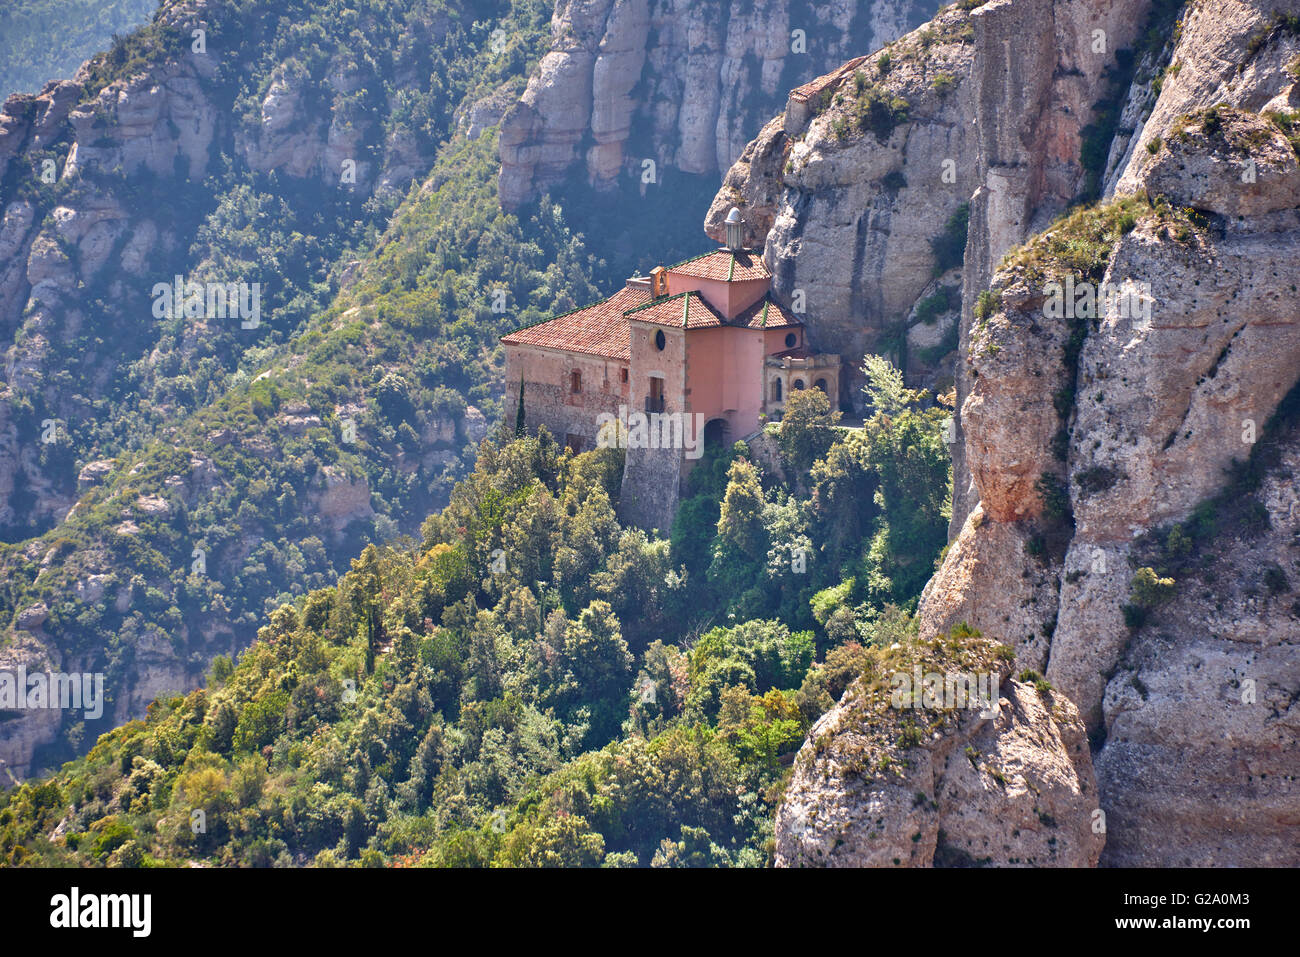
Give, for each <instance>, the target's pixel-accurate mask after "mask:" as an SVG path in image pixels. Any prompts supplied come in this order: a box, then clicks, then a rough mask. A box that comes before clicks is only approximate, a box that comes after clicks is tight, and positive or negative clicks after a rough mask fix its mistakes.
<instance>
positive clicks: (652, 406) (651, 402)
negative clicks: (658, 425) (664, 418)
mask: <svg viewBox="0 0 1300 957" xmlns="http://www.w3.org/2000/svg"><path fill="white" fill-rule="evenodd" d="M663 410H664V397H663V396H653V395H648V396H646V397H645V411H646V414H647V415H649V414H651V413H656V412H663Z"/></svg>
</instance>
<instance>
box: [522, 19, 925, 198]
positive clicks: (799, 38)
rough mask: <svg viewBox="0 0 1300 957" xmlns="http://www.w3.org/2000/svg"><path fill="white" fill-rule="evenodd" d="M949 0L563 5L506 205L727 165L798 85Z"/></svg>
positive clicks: (526, 111) (537, 78) (526, 112)
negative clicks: (575, 188)
mask: <svg viewBox="0 0 1300 957" xmlns="http://www.w3.org/2000/svg"><path fill="white" fill-rule="evenodd" d="M938 7H939V3H938V2H937V0H854V2H838V3H834V4H813V3H806V2H792V0H757V2H753V3H743V4H733V3H726V2H722V0H706V2H697V0H689V2H688V0H557V3H556V6H555V15H554V17H553V18H552V21H551V37H552V40H551V49H550V51H549V52H548V53H547V54H546V56H545V57H543V59H542V61H541V63H540V65H539V66H538V68H537V70H536V71H535V72H534V74H533V76H532V77H531V79H530V80H529V83H528V88H527V90H526V91H525V92H524V94H523V95H522V96H521V97H520V98H519V100H518V101H517V102H516V103H515V104H514V105H513V106H512V107H511V108H510V109H509V111H508V112H507V113H506V115H505V118H504V120H503V122H502V127H501V146H500V151H501V178H500V195H501V202H502V203H503V205H505V206H506V207H507V208H509V207H513V206H515V205H517V204H519V203H521V202H523V201H525V200H527V199H529V198H532V197H534V196H536V195H537V194H538V193H539V192H540V191H542V190H544V189H545V188H546V187H547V186H549V185H551V184H554V183H556V182H558V181H560V180H561V179H563V178H564V177H565V176H566V174H567V173H568V172H569V170H570V169H571V168H572V167H574V166H578V167H580V168H583V169H584V170H585V173H586V177H587V180H588V181H589V182H590V183H592V184H593V185H595V186H597V187H603V186H609V185H612V184H613V183H614V181H615V180H617V179H618V178H619V177H620V176H623V175H626V174H628V173H632V174H634V175H636V176H637V177H641V175H642V173H643V171H644V169H643V164H644V163H645V161H647V160H651V161H653V162H654V163H655V164H656V166H657V169H656V175H658V169H659V168H673V169H677V170H680V171H682V172H686V173H711V172H715V171H722V170H725V169H726V168H727V167H728V166H730V165H731V164H732V162H734V161H735V160H736V158H737V157H739V156H740V154H741V151H742V150H743V149H744V146H745V143H746V142H747V140H748V139H749V137H750V136H751V135H752V133H753V131H754V130H756V129H758V128H759V126H760V125H762V123H763V121H764V120H765V119H766V118H767V117H768V116H770V115H771V112H772V109H773V108H774V107H776V106H777V105H779V102H780V98H782V97H784V96H785V93H786V91H788V90H790V89H791V88H793V87H794V86H796V85H798V84H799V83H802V82H804V81H806V80H809V79H811V78H812V77H814V76H816V75H817V74H819V73H821V72H823V71H824V70H826V69H827V68H829V67H831V66H834V65H836V64H838V63H839V62H840V61H841V60H844V59H846V58H847V57H849V56H851V55H853V53H855V52H857V51H860V50H863V49H871V48H872V47H873V46H877V45H880V44H882V43H887V42H889V41H891V40H893V39H895V38H896V37H898V36H900V35H901V34H902V33H904V32H905V31H906V30H907V29H909V28H910V27H914V26H917V25H918V24H920V23H922V22H924V20H925V19H926V18H927V17H929V16H931V15H932V14H933V13H934V12H935V10H937V9H938Z"/></svg>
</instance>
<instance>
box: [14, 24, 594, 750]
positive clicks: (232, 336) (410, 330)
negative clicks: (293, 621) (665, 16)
mask: <svg viewBox="0 0 1300 957" xmlns="http://www.w3.org/2000/svg"><path fill="white" fill-rule="evenodd" d="M329 12H330V14H331V16H330V18H329V21H328V26H327V25H326V23H325V20H324V19H323V17H324V13H323V12H322V10H321V9H320V8H319V7H318V5H315V4H309V3H306V4H305V3H299V2H297V0H239V2H235V0H203V2H194V0H185V2H175V3H171V4H168V5H167V6H166V8H164V9H163V10H162V11H161V12H160V14H159V16H158V18H157V19H156V20H155V22H154V23H153V24H152V25H151V26H149V27H147V28H145V29H143V30H141V31H138V32H137V33H135V34H132V35H131V36H129V37H126V38H123V39H122V40H120V41H119V42H117V43H115V44H114V46H113V48H112V49H111V50H110V51H109V52H108V53H106V54H104V55H102V56H99V57H96V58H95V59H92V60H91V61H90V62H88V63H87V64H86V65H85V67H84V68H83V69H82V71H81V72H80V73H79V75H78V76H77V78H76V79H75V80H70V81H62V82H58V83H54V84H51V85H50V86H49V87H47V88H46V89H45V90H44V91H42V92H41V93H40V94H38V95H35V96H32V95H23V96H15V97H11V98H9V99H8V100H7V101H6V103H5V106H4V110H3V112H2V113H0V208H2V209H3V213H2V216H3V219H2V223H3V225H2V226H0V313H2V315H0V328H3V330H4V336H5V349H6V360H5V363H4V369H3V375H2V376H0V396H2V397H3V399H4V401H3V402H0V526H3V530H4V537H5V539H6V545H5V546H4V547H3V549H0V565H2V566H3V568H4V577H5V586H4V589H3V592H2V594H0V609H2V612H3V617H4V619H5V621H4V624H5V628H4V630H3V633H2V634H0V663H2V664H3V665H4V666H5V667H13V666H16V665H18V664H27V665H29V666H32V667H37V666H40V667H45V668H52V669H54V670H61V671H69V672H71V671H83V670H84V671H99V672H102V673H105V675H106V679H107V680H106V694H107V696H108V699H109V700H108V702H107V706H106V710H105V715H104V717H103V718H102V719H101V720H100V721H99V722H98V723H97V724H94V725H91V726H85V727H83V726H82V725H81V723H80V722H79V721H75V720H74V719H71V718H68V719H66V720H65V717H64V716H62V715H60V713H59V712H57V711H52V710H40V711H24V712H7V713H6V715H5V717H6V719H7V720H5V721H3V722H0V758H2V759H3V760H5V761H6V762H7V764H8V766H9V767H10V768H12V769H13V770H14V771H16V772H18V773H22V772H23V771H24V769H28V768H30V767H31V766H32V765H33V762H36V763H37V764H38V766H39V762H40V761H49V760H58V759H61V758H62V757H66V756H68V755H69V754H71V753H75V751H76V750H77V749H78V748H80V747H82V746H84V745H89V744H90V743H93V737H94V735H95V734H97V733H98V732H99V731H102V730H105V729H106V728H108V727H112V726H113V725H114V723H120V722H121V721H124V720H127V719H129V718H130V717H131V716H133V715H139V714H140V713H142V711H143V709H144V707H145V706H146V705H147V704H148V702H149V701H150V700H151V699H152V698H153V697H154V696H155V695H157V694H158V693H160V692H162V691H164V690H168V689H170V690H179V689H183V688H189V687H194V686H195V685H196V684H198V683H199V682H201V680H202V676H203V674H204V673H205V671H206V670H207V666H208V662H209V661H210V660H211V658H212V656H213V655H214V654H217V653H219V652H231V651H235V650H238V649H239V648H241V647H243V646H244V645H246V644H247V642H248V641H250V640H251V639H252V637H253V634H254V633H255V630H256V627H257V623H258V621H259V620H260V617H261V615H262V613H263V611H264V604H265V602H267V601H268V600H270V601H272V603H277V602H276V601H275V599H276V597H277V596H282V595H287V594H292V593H295V592H300V591H301V590H303V589H305V588H309V587H311V586H312V585H313V584H319V583H320V582H321V581H323V580H324V579H323V578H322V577H321V576H323V575H331V574H335V573H337V571H338V570H339V569H340V568H342V567H344V566H345V565H346V562H347V561H348V560H349V559H350V558H352V557H354V556H355V555H356V553H357V552H358V551H359V549H360V548H361V547H362V546H363V544H364V543H365V542H366V541H367V540H371V539H376V538H378V539H385V538H391V537H393V536H394V535H396V534H397V533H398V532H399V531H401V530H403V529H405V530H407V531H412V530H414V529H415V528H416V527H418V523H419V521H420V520H421V519H422V518H423V517H424V516H425V515H426V514H427V512H428V510H429V508H430V507H432V506H433V505H434V504H435V503H437V502H438V501H439V500H440V499H444V498H445V496H446V494H447V492H448V490H449V488H450V485H451V483H452V481H453V480H454V478H455V476H456V475H458V474H460V473H461V472H462V471H463V470H464V468H465V466H466V464H467V463H468V462H470V461H472V457H473V452H472V447H473V444H474V443H476V442H477V440H478V439H479V438H481V437H482V436H483V435H484V434H485V432H486V429H487V425H488V423H487V415H489V414H493V406H492V402H493V399H492V396H493V395H494V394H495V393H496V389H495V387H494V386H493V385H491V384H490V379H491V375H492V373H491V372H490V371H489V369H488V368H487V365H490V360H489V361H488V363H487V364H484V360H487V359H488V357H489V355H490V352H491V349H492V348H493V347H494V345H495V341H494V340H495V326H494V325H493V321H495V322H496V323H498V324H500V323H505V322H510V321H512V320H513V318H514V316H517V315H520V314H527V310H529V309H536V310H538V312H539V313H545V312H549V311H552V310H556V309H561V308H566V307H569V306H571V305H572V302H571V300H569V299H568V298H567V296H568V295H569V294H572V293H576V294H578V295H592V294H594V292H593V291H591V290H590V287H589V286H587V283H588V282H589V281H590V276H591V275H592V274H593V272H594V268H593V263H592V262H591V261H589V260H588V259H587V257H585V256H583V255H582V254H581V253H580V251H579V249H578V245H577V244H575V243H574V242H573V241H572V240H571V238H570V237H569V236H568V233H567V231H566V229H565V227H564V225H563V223H562V221H559V220H556V219H554V218H550V217H548V219H549V221H548V222H544V223H540V224H534V223H532V222H527V223H525V224H523V225H521V224H520V223H519V222H518V221H517V220H514V219H502V220H498V221H497V223H496V224H495V226H494V227H493V228H482V227H480V226H478V225H476V220H478V219H486V213H484V212H483V210H487V209H492V208H494V207H495V195H494V191H493V189H492V186H493V183H492V174H493V173H494V172H495V171H494V168H493V167H492V166H491V165H490V159H491V157H492V156H493V155H494V154H495V145H496V141H495V136H494V135H491V136H487V137H481V138H476V139H470V138H469V137H468V136H467V135H466V134H465V132H464V131H463V127H464V126H465V125H467V123H468V114H469V113H470V112H472V110H471V109H470V107H471V106H472V105H473V104H474V103H476V102H477V101H478V99H480V98H481V97H482V96H486V95H491V94H492V93H494V92H497V91H499V90H501V89H502V88H509V87H510V86H511V84H517V85H518V87H519V88H522V85H523V78H524V76H525V75H526V70H527V67H528V64H529V56H530V52H529V51H530V49H531V46H530V45H532V44H535V43H537V41H540V39H541V38H542V33H541V30H540V27H541V26H542V25H543V24H544V14H545V8H543V7H541V6H540V4H527V3H525V4H520V5H519V8H518V9H517V10H515V9H512V8H510V7H509V6H503V7H502V9H501V11H499V12H500V17H499V18H498V19H497V20H495V21H494V22H495V23H496V24H497V26H498V28H499V29H502V30H503V31H505V32H506V33H508V39H507V41H506V42H505V43H504V44H503V45H501V46H499V47H498V46H494V45H490V44H489V43H488V34H489V31H490V28H491V26H492V24H489V23H486V22H485V23H480V24H478V25H475V26H474V27H473V32H472V33H467V32H465V31H464V30H463V29H462V28H461V27H460V26H459V25H458V19H459V18H458V17H457V16H454V14H456V13H457V11H456V9H455V8H453V7H447V6H443V5H428V4H422V3H418V4H415V3H413V4H401V5H393V4H386V3H385V4H378V5H376V4H372V3H368V2H365V0H360V2H355V3H354V2H346V3H340V4H336V5H333V6H332V7H331V8H330V11H329ZM304 24H308V25H310V26H311V29H310V30H309V31H307V32H304V31H303V29H302V27H303V25H304ZM461 107H465V110H464V111H462V110H461ZM476 132H478V133H482V132H483V131H482V129H479V130H478V131H476ZM458 133H459V135H457V134H458ZM447 138H450V139H451V140H452V141H453V142H452V143H451V144H450V145H447V146H446V148H445V149H444V148H442V145H441V144H442V141H443V140H444V139H447ZM431 170H432V171H433V172H434V177H433V179H431V180H427V181H426V180H425V177H426V176H428V175H429V173H430V171H431ZM417 173H418V174H419V176H420V177H421V180H422V181H424V184H425V189H424V190H423V191H412V192H411V194H410V197H409V198H407V189H408V186H409V184H410V183H411V182H412V179H413V177H415V176H416V174H417ZM455 177H459V178H460V180H461V182H460V184H459V187H458V190H457V191H456V192H455V193H451V192H443V191H442V189H441V188H442V186H443V185H444V184H445V182H446V181H447V179H449V178H455ZM399 209H400V211H401V214H400V215H399V216H397V217H395V219H394V221H393V224H392V226H393V229H394V232H393V233H384V232H381V230H383V229H386V228H388V227H389V225H390V223H389V219H390V217H393V215H394V213H395V212H396V211H398V210H399ZM456 230H461V231H464V232H470V231H472V232H473V233H474V234H475V235H477V236H481V237H483V240H484V241H485V242H488V241H490V242H492V244H493V248H494V250H495V252H494V253H493V254H492V255H491V256H488V255H482V256H480V255H479V253H478V248H477V245H476V243H475V242H466V241H464V240H463V239H453V237H452V235H451V233H452V232H454V231H456ZM525 231H527V232H528V233H529V235H528V238H527V241H528V243H529V251H527V252H524V253H519V254H512V253H511V252H510V250H511V249H516V248H517V247H519V246H521V245H522V244H523V242H524V237H523V234H524V233H525ZM412 235H418V236H419V239H418V240H412V241H415V242H419V243H420V244H421V246H422V248H423V249H425V250H426V252H427V253H428V254H429V255H431V256H433V257H434V258H435V259H436V260H437V262H438V264H439V265H440V266H443V267H448V268H449V263H450V262H451V259H450V258H449V257H451V256H453V255H454V256H455V257H459V260H458V261H459V262H460V263H461V268H460V269H459V271H458V273H457V278H456V279H455V281H450V280H448V279H446V278H445V277H444V274H443V270H442V269H439V271H438V274H437V277H436V279H434V278H432V273H430V274H429V275H423V276H422V275H421V274H420V269H419V268H416V267H417V266H418V265H422V264H417V263H416V261H415V260H414V259H413V255H414V254H413V253H407V254H406V255H405V256H399V253H401V251H402V249H403V248H404V247H403V246H402V244H401V243H398V242H395V238H396V236H402V237H410V236H412ZM453 247H454V249H455V252H454V254H453V253H452V252H451V250H452V249H453ZM560 247H564V251H563V252H561V250H560ZM561 259H564V260H566V261H567V262H569V263H570V264H571V265H570V267H569V268H570V269H571V271H572V275H571V276H568V277H564V278H563V281H557V280H559V279H560V277H562V276H563V272H564V271H563V269H561V268H559V267H556V266H555V265H554V264H555V262H556V261H557V260H561ZM507 263H508V264H509V265H508V268H507ZM177 276H179V277H181V281H182V282H191V281H192V282H195V283H201V284H204V285H201V286H200V287H199V288H200V295H199V300H200V301H198V302H194V303H193V305H194V307H195V308H188V306H187V305H186V304H182V303H177V304H176V308H174V309H173V308H170V307H168V306H167V305H166V303H165V302H163V303H161V304H160V301H159V289H160V288H162V289H164V290H166V289H167V287H171V286H173V285H174V283H175V279H176V277H177ZM547 280H549V281H550V282H552V283H553V284H554V285H555V286H557V287H559V288H561V289H563V290H564V291H563V293H559V294H553V293H551V292H550V291H549V290H547V289H545V288H544V287H545V285H546V281H547ZM228 284H234V285H235V286H236V287H237V288H239V289H240V290H241V295H243V296H245V298H241V300H240V302H241V303H249V302H256V303H257V306H258V312H257V314H255V315H243V314H235V313H234V312H232V311H231V310H229V309H226V310H221V309H217V310H213V308H212V306H211V300H210V291H211V289H212V288H214V287H215V288H217V289H218V290H224V289H226V288H228ZM431 284H432V285H433V286H434V290H433V291H431V289H430V286H431ZM496 285H501V286H502V287H504V288H506V289H508V290H509V292H510V293H511V294H512V295H513V296H515V297H516V298H515V300H514V302H515V305H514V307H513V308H512V313H511V315H502V316H499V317H494V316H493V314H492V313H491V312H490V309H489V308H488V305H487V304H486V303H481V297H482V290H483V289H484V288H491V287H494V286H496ZM584 289H585V290H588V291H586V292H584ZM253 290H256V296H257V298H256V299H255V300H252V299H249V298H247V295H252V294H253ZM539 290H540V291H539ZM246 294H247V295H246ZM340 297H346V299H344V298H340ZM331 304H332V308H329V307H330V306H331ZM458 309H465V310H468V311H470V312H472V313H473V314H475V315H480V316H482V317H487V318H486V320H485V321H482V322H481V323H480V324H479V327H478V328H477V329H476V330H475V329H473V328H471V330H470V332H469V334H466V335H462V337H461V338H460V339H459V340H458V344H457V345H449V344H448V343H447V341H446V339H445V338H444V337H442V336H440V335H439V334H438V333H439V330H440V329H441V328H442V327H443V324H444V322H445V324H446V325H447V326H450V325H451V324H452V323H453V322H454V321H456V319H457V318H459V317H458V316H456V315H452V313H453V312H454V311H455V310H458ZM467 400H468V401H467ZM474 402H478V403H479V404H480V405H482V406H484V407H485V408H486V409H487V410H488V411H487V412H486V413H484V412H482V411H480V410H479V409H478V408H476V407H475V406H473V405H472V404H471V403H474ZM41 749H48V753H47V756H46V757H44V758H42V757H38V755H39V754H41V753H43V752H42V750H41Z"/></svg>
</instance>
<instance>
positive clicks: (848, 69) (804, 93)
mask: <svg viewBox="0 0 1300 957" xmlns="http://www.w3.org/2000/svg"><path fill="white" fill-rule="evenodd" d="M867 59H868V58H867V57H865V56H860V57H854V58H853V59H852V60H850V61H849V62H848V63H845V64H844V65H843V66H841V67H840V68H839V69H838V70H832V71H831V72H830V73H827V74H825V75H823V76H819V77H818V78H817V79H815V80H812V81H811V82H809V83H805V84H804V85H803V86H799V87H795V88H794V89H793V90H791V91H790V96H791V97H792V98H793V99H796V100H809V99H811V98H812V97H814V96H816V95H817V94H818V93H820V92H821V91H822V90H824V89H826V87H828V86H830V85H831V84H832V83H837V82H839V81H840V80H843V79H844V77H846V76H848V75H849V74H850V73H852V72H853V71H855V70H856V69H857V68H858V67H860V66H862V64H864V63H866V62H867Z"/></svg>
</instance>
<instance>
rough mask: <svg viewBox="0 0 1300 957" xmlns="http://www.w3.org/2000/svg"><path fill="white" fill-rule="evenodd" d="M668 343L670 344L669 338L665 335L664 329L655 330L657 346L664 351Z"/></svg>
mask: <svg viewBox="0 0 1300 957" xmlns="http://www.w3.org/2000/svg"><path fill="white" fill-rule="evenodd" d="M666 345H668V339H667V337H666V336H664V331H663V330H662V329H659V330H657V331H656V332H655V348H656V349H658V350H659V351H660V352H663V351H664V346H666Z"/></svg>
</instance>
